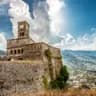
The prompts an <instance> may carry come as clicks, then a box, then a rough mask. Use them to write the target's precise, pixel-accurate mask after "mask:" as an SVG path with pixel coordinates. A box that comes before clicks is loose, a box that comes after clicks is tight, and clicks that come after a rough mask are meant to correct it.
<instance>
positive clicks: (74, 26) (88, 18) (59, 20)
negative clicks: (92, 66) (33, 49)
mask: <svg viewBox="0 0 96 96" xmlns="http://www.w3.org/2000/svg"><path fill="white" fill-rule="evenodd" d="M22 20H26V21H28V22H29V23H30V25H31V28H30V37H31V38H32V39H34V40H35V41H36V42H38V41H44V42H46V43H49V44H51V45H53V46H56V47H59V48H61V49H62V50H64V49H67V50H96V42H95V41H96V0H0V50H6V41H7V39H9V38H16V37H17V31H18V30H17V22H18V21H22Z"/></svg>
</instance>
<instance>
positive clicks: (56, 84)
mask: <svg viewBox="0 0 96 96" xmlns="http://www.w3.org/2000/svg"><path fill="white" fill-rule="evenodd" d="M68 78H69V73H68V71H67V67H66V66H62V68H61V70H60V74H59V76H58V77H57V78H56V80H53V81H51V82H50V86H51V88H53V89H63V88H64V86H65V85H66V82H67V80H68Z"/></svg>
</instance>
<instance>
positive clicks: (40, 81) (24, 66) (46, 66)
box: [0, 21, 62, 92]
mask: <svg viewBox="0 0 96 96" xmlns="http://www.w3.org/2000/svg"><path fill="white" fill-rule="evenodd" d="M29 29H30V25H29V24H28V22H26V21H21V22H18V37H17V38H16V39H11V40H7V55H6V58H7V59H6V60H3V61H0V77H2V78H0V84H1V85H2V86H3V85H4V84H5V85H6V84H8V86H9V89H10V90H11V89H12V90H13V89H14V90H15V91H16V92H18V91H20V90H21V91H22V90H23V91H24V90H28V91H29V90H42V89H44V88H45V84H44V80H45V79H46V80H47V82H50V81H51V80H54V79H55V78H56V77H57V76H58V74H59V72H60V68H61V66H62V57H61V53H60V49H58V48H55V47H52V46H50V45H48V44H46V43H44V42H35V41H34V40H32V39H31V38H30V36H29ZM4 74H5V75H4ZM6 82H7V83H6ZM11 83H12V84H11Z"/></svg>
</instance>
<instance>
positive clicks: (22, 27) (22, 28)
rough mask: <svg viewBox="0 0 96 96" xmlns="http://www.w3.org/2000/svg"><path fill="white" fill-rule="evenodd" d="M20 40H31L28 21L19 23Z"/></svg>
mask: <svg viewBox="0 0 96 96" xmlns="http://www.w3.org/2000/svg"><path fill="white" fill-rule="evenodd" d="M18 38H29V24H28V23H27V22H26V21H21V22H18Z"/></svg>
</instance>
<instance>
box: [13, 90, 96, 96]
mask: <svg viewBox="0 0 96 96" xmlns="http://www.w3.org/2000/svg"><path fill="white" fill-rule="evenodd" d="M12 96H96V89H68V90H47V91H45V92H38V93H21V94H20V93H19V94H14V95H12Z"/></svg>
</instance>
